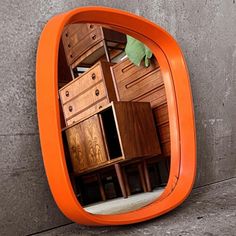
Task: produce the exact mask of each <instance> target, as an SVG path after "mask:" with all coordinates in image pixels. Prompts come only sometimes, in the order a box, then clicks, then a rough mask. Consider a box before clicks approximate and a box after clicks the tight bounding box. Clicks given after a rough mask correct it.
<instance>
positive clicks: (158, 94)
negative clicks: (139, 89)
mask: <svg viewBox="0 0 236 236" xmlns="http://www.w3.org/2000/svg"><path fill="white" fill-rule="evenodd" d="M133 101H135V102H150V104H151V107H152V108H155V107H157V106H161V105H163V104H166V92H165V87H164V84H163V85H161V86H160V87H157V88H154V89H152V90H150V91H148V92H146V93H144V94H143V95H142V96H139V97H137V98H135V99H134V100H133Z"/></svg>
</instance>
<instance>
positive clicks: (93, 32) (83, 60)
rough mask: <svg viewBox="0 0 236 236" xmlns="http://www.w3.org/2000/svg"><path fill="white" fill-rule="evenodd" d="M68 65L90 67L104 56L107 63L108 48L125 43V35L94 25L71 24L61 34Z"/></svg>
mask: <svg viewBox="0 0 236 236" xmlns="http://www.w3.org/2000/svg"><path fill="white" fill-rule="evenodd" d="M62 41H63V45H64V48H65V53H66V58H67V63H68V65H70V66H71V68H72V69H73V68H75V67H76V66H77V65H79V64H81V65H86V66H91V65H92V64H93V63H95V62H96V61H97V60H98V59H99V58H101V57H102V56H103V55H104V54H107V59H108V61H109V55H108V47H111V48H114V47H116V46H117V45H119V44H125V43H126V36H125V34H122V33H119V32H116V31H114V30H111V29H106V28H104V27H102V26H99V25H95V24H71V25H69V26H67V27H66V28H65V30H64V31H63V33H62Z"/></svg>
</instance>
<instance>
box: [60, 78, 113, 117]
mask: <svg viewBox="0 0 236 236" xmlns="http://www.w3.org/2000/svg"><path fill="white" fill-rule="evenodd" d="M106 97H107V95H106V88H105V86H104V83H103V82H102V81H101V82H100V83H98V84H96V85H95V86H93V87H92V88H91V89H89V90H87V91H86V92H84V93H82V94H80V96H77V97H75V98H74V99H73V100H71V101H69V102H68V103H66V104H64V105H63V112H64V116H65V119H66V120H67V119H69V118H72V117H73V116H75V115H77V114H78V113H80V112H83V111H84V110H86V109H88V108H89V107H90V106H92V105H94V104H95V103H97V102H99V101H101V100H103V99H104V98H106ZM108 102H109V101H108V100H107V103H108Z"/></svg>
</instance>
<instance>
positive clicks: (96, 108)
mask: <svg viewBox="0 0 236 236" xmlns="http://www.w3.org/2000/svg"><path fill="white" fill-rule="evenodd" d="M107 104H108V102H107V99H106V98H105V99H103V100H102V101H100V102H98V103H96V104H94V105H93V106H91V107H89V108H88V109H86V110H84V111H82V112H80V113H78V114H77V115H76V116H74V117H73V118H71V119H69V120H67V121H66V125H67V126H68V125H72V124H73V123H75V122H78V121H80V120H82V119H84V118H85V117H88V116H90V115H91V114H94V113H95V112H97V111H99V110H100V109H102V108H103V107H105V106H106V105H107Z"/></svg>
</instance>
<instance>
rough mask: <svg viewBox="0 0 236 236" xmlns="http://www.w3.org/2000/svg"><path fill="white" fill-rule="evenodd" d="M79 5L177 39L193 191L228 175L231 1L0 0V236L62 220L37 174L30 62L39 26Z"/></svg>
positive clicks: (234, 101) (233, 68)
mask: <svg viewBox="0 0 236 236" xmlns="http://www.w3.org/2000/svg"><path fill="white" fill-rule="evenodd" d="M82 5H84V6H85V5H105V6H110V7H114V8H120V9H124V10H127V11H130V12H133V13H136V14H138V15H142V16H144V17H146V18H148V19H150V20H152V21H154V22H156V23H157V24H159V25H161V26H162V27H164V28H166V29H167V30H168V31H169V32H170V33H171V34H172V35H173V36H174V37H175V38H176V39H177V41H178V42H179V43H180V45H181V47H182V49H183V52H184V54H185V57H186V60H187V64H188V67H189V73H190V77H191V85H192V91H193V99H194V104H195V116H196V127H197V142H198V174H197V179H196V186H202V185H206V184H210V183H213V182H217V181H221V180H224V179H227V178H231V177H235V176H236V168H235V166H236V158H235V157H236V131H235V127H236V126H235V120H236V86H235V81H236V27H235V22H236V3H235V0H225V1H221V0H202V1H195V0H188V1H187V0H179V1H174V0H170V1H165V0H152V1H141V0H132V1H118V0H112V1H102V0H97V1H89V0H87V1H80V0H69V1H66V0H48V1H45V0H37V1H36V0H34V1H32V0H24V1H20V0H1V4H0V33H1V38H0V58H1V63H0V127H1V129H0V183H1V184H0V195H1V201H0V232H1V235H25V234H30V233H35V232H38V231H42V230H46V229H49V228H52V227H56V226H59V225H62V224H67V223H68V222H69V221H68V220H67V219H65V218H64V216H62V214H61V213H60V212H59V210H58V209H57V207H56V205H55V203H54V201H53V199H52V197H51V194H50V191H49V188H48V185H47V181H46V177H45V172H44V169H43V164H42V158H41V152H40V145H39V136H38V127H37V115H36V101H35V57H36V48H37V42H38V38H39V35H40V32H41V30H42V28H43V26H44V25H45V23H46V22H47V20H48V19H49V18H51V17H52V16H53V15H55V14H57V13H59V12H62V11H66V10H69V9H72V8H75V7H79V6H82ZM180 79H181V78H180Z"/></svg>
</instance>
